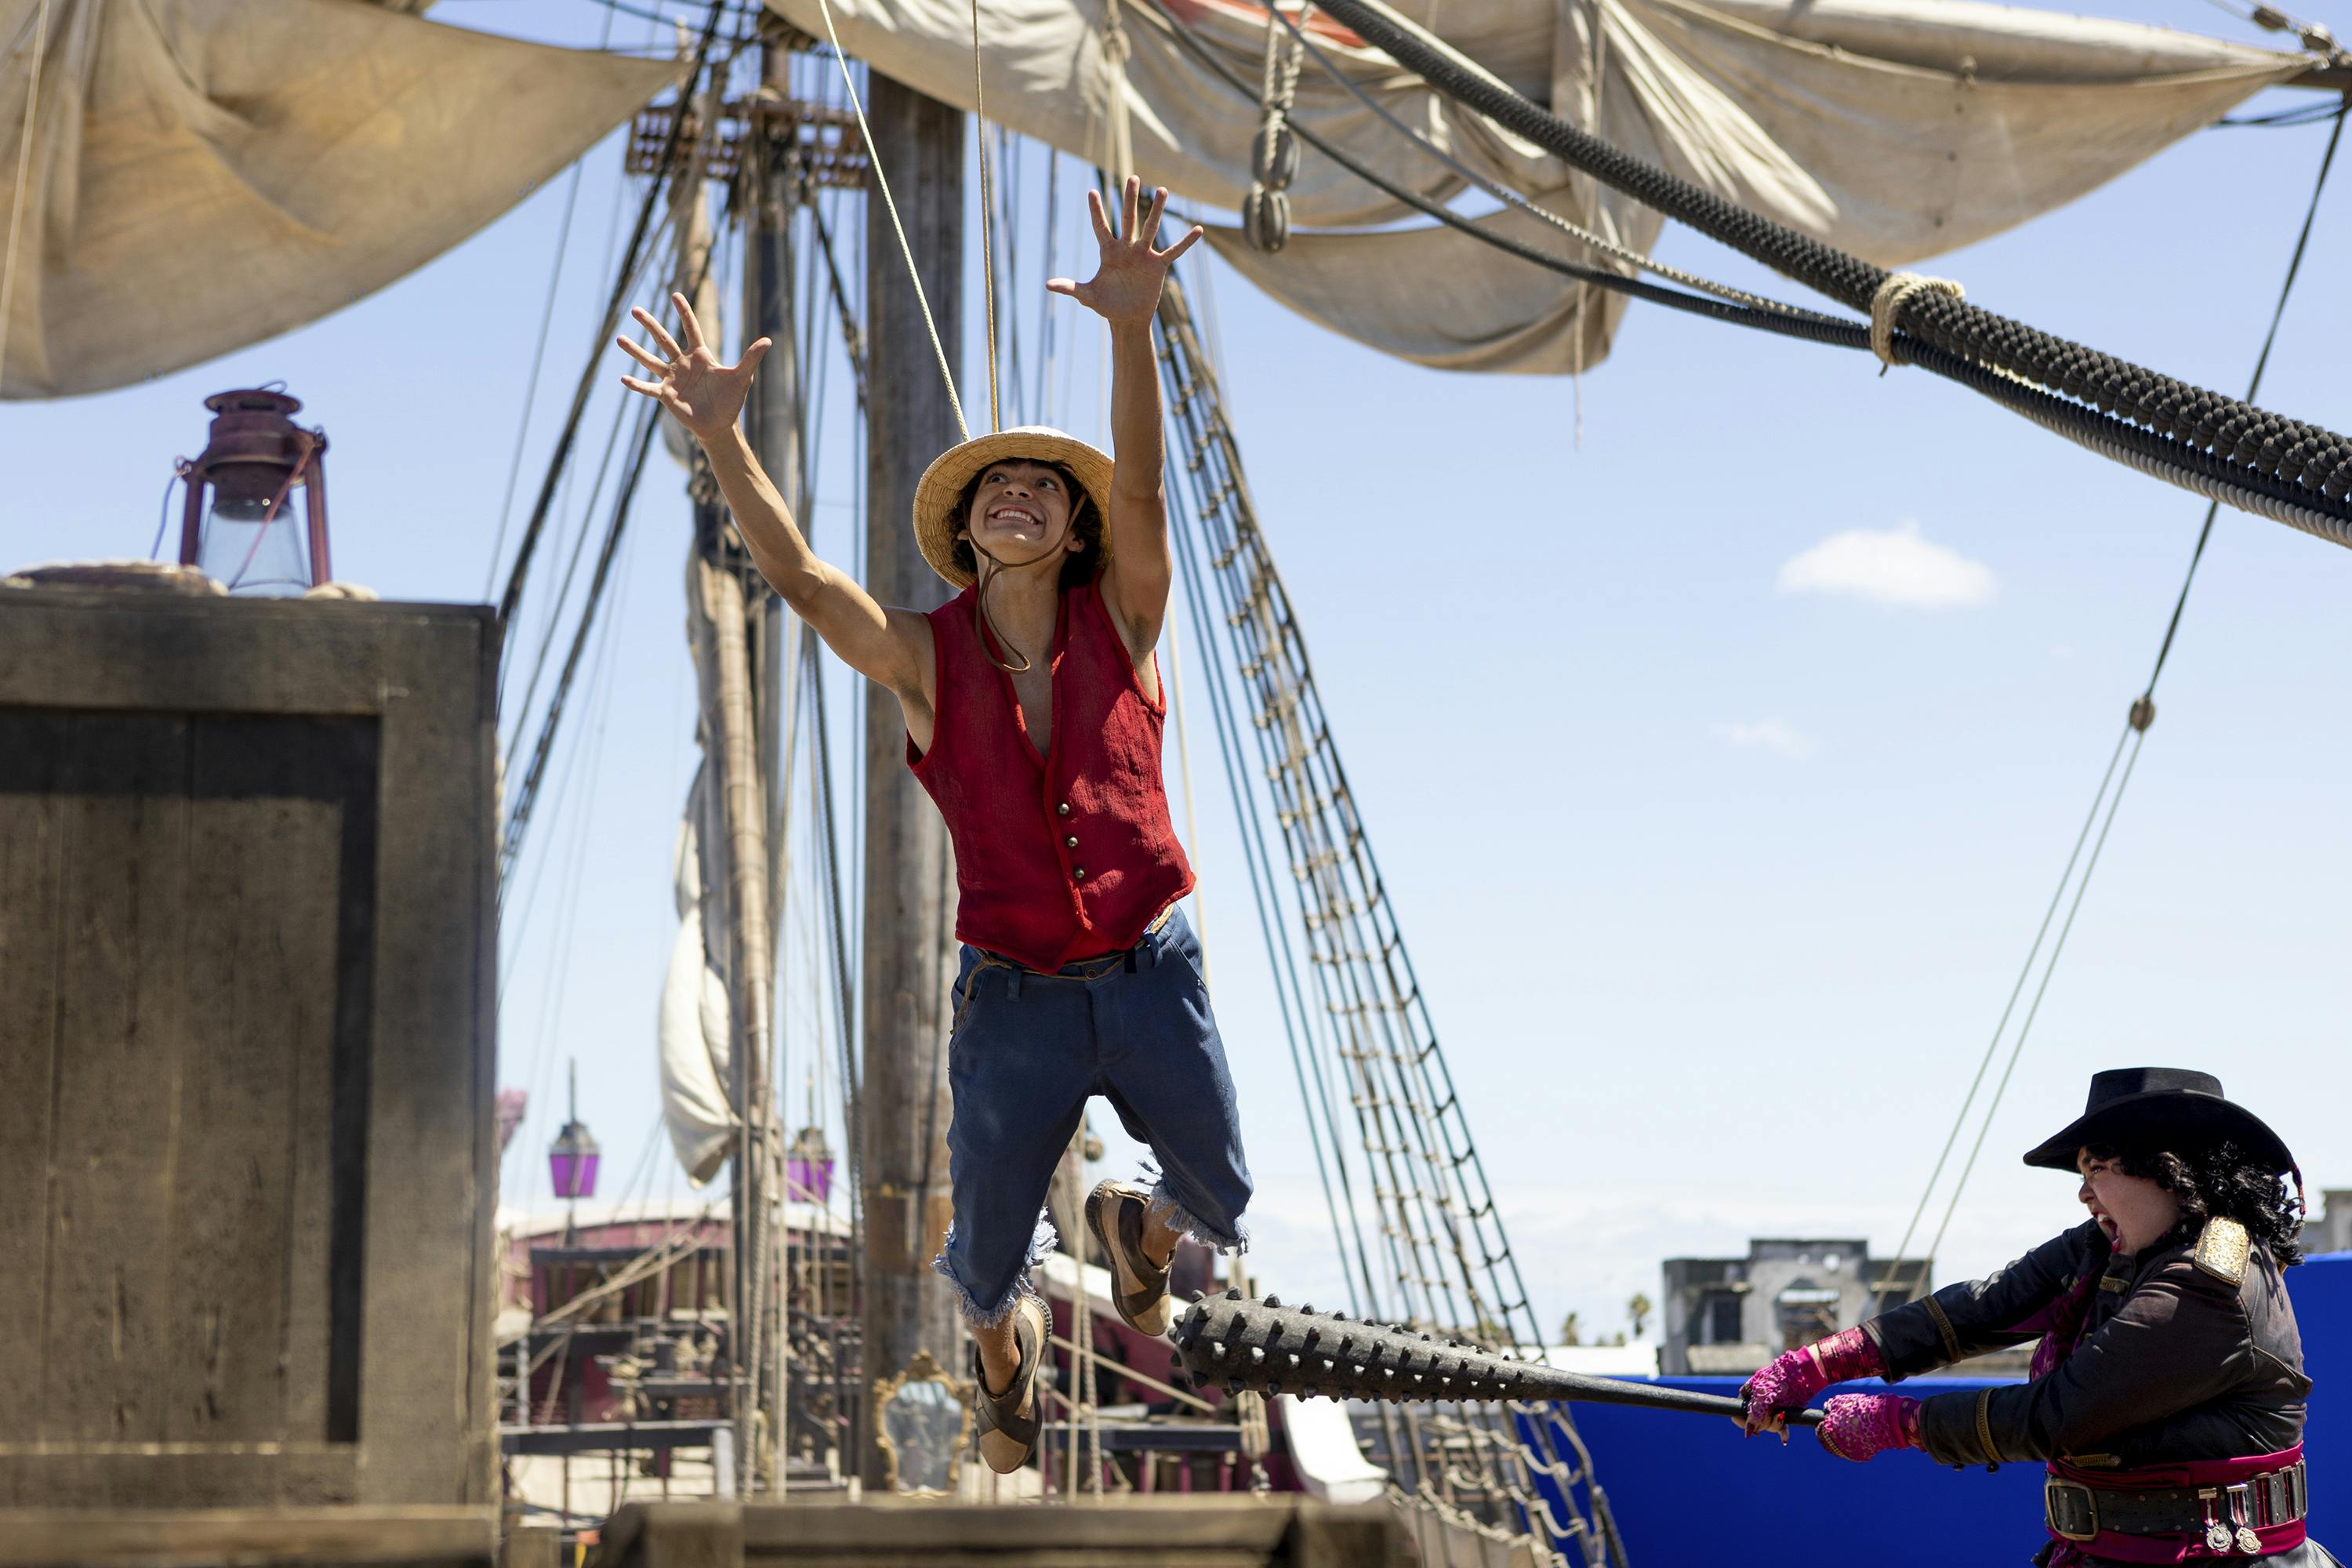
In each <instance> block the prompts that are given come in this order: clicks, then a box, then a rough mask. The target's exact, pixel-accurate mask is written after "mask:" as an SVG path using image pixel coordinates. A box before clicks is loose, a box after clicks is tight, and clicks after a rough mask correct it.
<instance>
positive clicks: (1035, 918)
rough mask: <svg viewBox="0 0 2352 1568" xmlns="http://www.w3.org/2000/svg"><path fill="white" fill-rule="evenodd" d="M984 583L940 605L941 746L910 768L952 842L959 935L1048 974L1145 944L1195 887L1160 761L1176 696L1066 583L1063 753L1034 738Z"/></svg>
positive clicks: (1097, 602) (1057, 707) (1057, 688)
mask: <svg viewBox="0 0 2352 1568" xmlns="http://www.w3.org/2000/svg"><path fill="white" fill-rule="evenodd" d="M972 593H973V591H972V590H971V589H970V588H966V589H965V590H964V591H963V592H962V593H961V594H959V595H956V597H955V598H953V599H951V600H950V601H949V602H948V603H947V604H944V605H940V607H939V608H938V609H936V610H933V611H932V612H931V613H930V616H929V620H930V623H931V643H932V646H933V647H934V648H935V649H936V650H937V654H936V657H937V665H936V668H937V672H938V673H937V677H936V679H935V681H934V689H935V690H936V693H937V698H938V700H937V702H936V703H935V704H934V712H935V714H936V718H935V720H934V722H933V725H932V731H931V749H930V750H929V752H924V753H921V754H918V753H917V752H916V751H915V745H914V742H913V740H912V739H911V738H909V739H908V742H907V765H908V767H910V768H912V769H913V770H914V773H915V777H916V778H917V779H919V780H920V781H921V783H922V785H923V788H924V789H925V790H927V791H929V794H930V797H931V799H932V801H933V802H935V803H936V804H937V805H938V806H939V808H940V816H943V817H945V818H947V824H948V837H949V838H950V839H951V840H952V841H953V842H954V844H955V861H956V893H957V899H956V940H958V941H959V942H968V943H970V944H971V946H973V947H979V948H985V949H987V950H988V951H990V952H1000V953H1003V955H1004V956H1005V957H1007V958H1010V959H1013V960H1015V961H1017V962H1018V963H1023V964H1025V965H1027V966H1028V967H1029V968H1031V969H1034V970H1038V971H1041V972H1050V971H1053V970H1056V969H1059V968H1061V967H1062V966H1063V965H1064V964H1066V963H1076V962H1077V961H1078V960H1079V959H1082V958H1094V957H1097V956H1099V955H1100V954H1102V953H1106V952H1118V951H1119V950H1120V949H1122V948H1129V947H1132V946H1134V945H1135V944H1136V943H1137V942H1139V941H1141V940H1142V937H1143V933H1144V931H1145V929H1146V928H1147V927H1149V926H1150V924H1151V922H1152V921H1154V920H1156V919H1158V918H1159V915H1160V911H1161V910H1164V909H1166V908H1167V907H1168V906H1169V905H1170V904H1171V903H1174V902H1175V901H1176V900H1178V899H1181V898H1182V897H1183V896H1184V895H1185V894H1186V893H1189V892H1191V891H1192V867H1191V865H1189V864H1188V863H1187V862H1186V861H1185V858H1184V850H1183V847H1182V846H1181V845H1179V844H1178V843H1177V842H1176V829H1175V826H1174V824H1172V823H1171V821H1170V820H1169V816H1168V792H1167V788H1166V785H1165V784H1164V783H1163V782H1162V779H1161V774H1160V730H1161V727H1162V725H1163V723H1164V722H1165V721H1166V718H1167V711H1168V710H1167V708H1166V707H1165V705H1164V704H1161V703H1158V702H1154V701H1152V700H1150V698H1148V697H1146V696H1145V695H1144V694H1143V687H1142V684H1141V683H1140V681H1139V679H1137V676H1136V670H1135V666H1134V664H1133V662H1132V661H1131V660H1129V658H1128V655H1127V645H1126V644H1125V643H1124V642H1122V641H1121V640H1120V638H1119V635H1118V627H1116V626H1113V625H1112V624H1111V618H1110V612H1109V610H1108V608H1107V607H1106V606H1105V605H1104V604H1103V602H1102V592H1101V590H1100V589H1099V588H1097V587H1096V586H1095V585H1093V584H1087V586H1085V587H1083V588H1073V589H1070V590H1068V591H1066V592H1065V593H1064V594H1063V595H1062V603H1061V613H1060V616H1059V617H1058V618H1057V621H1056V624H1055V628H1054V649H1053V652H1052V654H1051V655H1050V656H1049V658H1050V661H1051V667H1052V670H1053V682H1054V734H1053V742H1052V749H1051V750H1050V752H1048V753H1047V754H1046V755H1045V756H1044V757H1042V758H1041V757H1039V756H1038V755H1037V749H1036V748H1035V747H1034V746H1033V745H1031V744H1030V743H1029V735H1028V731H1027V730H1026V728H1025V727H1024V723H1023V721H1022V718H1021V704H1020V700H1019V699H1018V698H1016V697H1015V696H1014V695H1013V678H1012V677H1011V676H1009V675H1007V674H1005V673H1004V671H1003V670H1002V669H1000V668H997V667H996V665H995V663H994V662H993V661H992V660H991V659H990V658H989V657H988V650H987V649H986V648H985V647H982V644H981V640H980V634H979V632H978V630H977V628H975V627H974V626H973V624H972V618H973V617H972V605H973V599H972Z"/></svg>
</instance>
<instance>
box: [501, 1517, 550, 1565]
mask: <svg viewBox="0 0 2352 1568" xmlns="http://www.w3.org/2000/svg"><path fill="white" fill-rule="evenodd" d="M562 1562H563V1532H562V1531H560V1530H557V1529H555V1528H553V1527H552V1526H550V1525H544V1524H524V1525H511V1526H509V1527H508V1530H507V1532H506V1533H505V1534H504V1535H503V1536H500V1537H499V1568H559V1565H561V1564H562Z"/></svg>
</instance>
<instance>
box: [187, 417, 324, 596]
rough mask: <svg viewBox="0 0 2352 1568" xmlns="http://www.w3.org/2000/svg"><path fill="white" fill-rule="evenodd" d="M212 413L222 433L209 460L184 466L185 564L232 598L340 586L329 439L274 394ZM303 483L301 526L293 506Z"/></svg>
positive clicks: (216, 433)
mask: <svg viewBox="0 0 2352 1568" xmlns="http://www.w3.org/2000/svg"><path fill="white" fill-rule="evenodd" d="M301 406H302V404H301V401H300V400H299V398H293V397H289V396H287V395H285V394H284V393H282V392H278V391H275V390H273V389H271V388H269V387H255V388H250V389H248V390H245V391H240V392H223V393H216V394H215V395H213V396H211V397H207V398H205V407H206V408H209V409H211V410H212V411H213V427H212V433H211V437H210V438H209V440H208V441H207V442H206V444H205V450H204V455H203V456H202V457H200V458H197V459H196V460H195V461H194V462H192V463H183V464H181V466H180V477H181V478H182V479H185V480H186V481H187V484H188V500H187V508H186V510H185V511H184V512H183V513H182V516H181V521H180V564H182V565H183V566H197V567H201V568H202V569H203V570H204V572H205V574H206V575H207V576H209V577H212V578H214V579H215V580H216V581H218V582H219V583H221V584H224V585H226V587H227V589H228V591H229V592H230V593H232V594H252V595H295V594H302V593H306V592H308V591H309V590H310V589H312V588H315V587H317V586H318V585H319V584H322V583H326V582H330V581H331V580H332V578H333V572H332V569H331V566H330V564H329V562H328V558H327V474H326V468H325V466H324V464H323V463H321V461H320V458H323V457H324V456H325V455H326V450H327V433H326V432H325V431H323V430H305V429H304V428H302V427H301V426H299V425H297V424H295V423H294V415H295V413H296V412H297V411H298V410H299V409H300V408H301ZM297 486H299V487H300V488H301V490H302V500H303V512H304V521H305V524H306V526H300V527H298V526H297V525H296V524H295V521H294V518H293V512H292V508H291V506H290V504H289V502H290V500H291V498H292V495H293V492H294V489H295V487H297ZM207 494H209V496H210V498H211V499H210V500H209V502H207V500H206V496H207Z"/></svg>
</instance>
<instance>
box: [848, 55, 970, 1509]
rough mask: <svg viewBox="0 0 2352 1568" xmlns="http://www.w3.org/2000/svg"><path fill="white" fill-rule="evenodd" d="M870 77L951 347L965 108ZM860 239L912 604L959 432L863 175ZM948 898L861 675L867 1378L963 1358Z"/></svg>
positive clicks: (947, 883)
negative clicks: (938, 469) (955, 1239)
mask: <svg viewBox="0 0 2352 1568" xmlns="http://www.w3.org/2000/svg"><path fill="white" fill-rule="evenodd" d="M872 80H873V97H872V100H871V101H870V102H869V103H868V105H867V108H866V115H867V119H868V121H869V122H870V123H871V125H872V128H873V138H874V141H873V149H872V151H873V155H874V160H875V163H877V165H878V166H879V167H880V168H882V169H884V170H886V171H887V173H888V174H889V177H890V182H891V184H890V188H891V191H892V193H893V194H894V195H896V196H897V198H898V214H899V216H900V218H901V219H902V220H903V221H904V222H905V224H906V229H907V243H908V247H909V248H911V249H912V251H913V253H914V259H915V266H916V267H917V268H918V269H919V271H920V273H921V275H922V279H923V289H924V292H925V293H926V294H927V295H928V296H929V300H930V307H931V316H932V320H933V321H934V322H935V323H936V324H937V326H938V328H939V333H940V341H941V342H944V343H945V344H946V345H947V347H948V355H949V363H958V361H959V360H960V357H961V356H960V355H959V353H958V352H957V351H958V349H959V348H960V346H961V342H962V320H963V312H962V310H961V309H960V308H959V295H960V293H961V288H962V282H963V237H962V233H961V225H962V219H963V184H964V181H963V123H964V117H963V115H962V113H961V111H960V110H953V109H950V108H949V107H948V106H947V105H945V104H943V103H940V102H937V101H935V100H931V99H929V98H926V97H924V96H923V95H922V94H920V93H919V92H916V91H914V90H913V89H909V88H905V87H901V86H899V85H898V83H896V82H894V81H891V80H889V79H887V78H885V77H883V76H881V75H879V74H878V73H877V75H875V76H874V78H873V79H872ZM866 342H867V344H868V353H869V355H870V356H871V357H870V367H871V369H870V374H869V376H868V382H869V384H871V385H872V386H874V387H875V388H876V389H877V391H879V390H881V389H884V388H887V395H881V396H877V397H876V398H875V399H874V400H873V403H872V405H871V406H870V407H869V408H868V410H867V426H866V505H867V510H866V588H867V589H868V590H869V591H870V592H871V593H872V594H873V595H874V596H875V597H876V598H877V599H879V600H881V601H882V602H883V603H884V604H886V605H904V606H906V607H908V608H910V609H918V610H928V609H930V608H932V607H934V606H936V605H940V604H941V603H943V602H944V601H945V600H946V599H947V597H948V596H949V595H948V588H947V585H946V584H944V583H942V582H940V579H939V578H938V577H936V576H935V575H933V574H932V572H931V569H930V568H929V566H928V565H926V564H925V563H924V561H923V557H922V553H921V552H920V551H919V550H917V549H916V548H915V540H914V532H913V527H912V523H911V521H910V520H911V517H912V508H913V504H914V495H915V483H916V480H917V479H919V478H920V477H921V475H922V471H923V468H924V465H926V464H927V463H929V461H930V460H931V459H932V458H935V457H937V456H938V455H939V454H940V453H941V452H943V451H945V450H946V449H947V448H948V447H950V446H952V445H954V443H955V442H956V440H957V439H958V435H959V433H958V431H957V428H956V423H955V418H954V416H953V414H952V413H951V412H950V404H949V400H948V395H947V389H946V387H945V386H944V385H943V384H941V382H940V376H939V374H938V371H937V359H936V356H935V355H934V353H932V349H931V340H930V333H929V331H926V330H925V327H924V325H923V313H922V308H921V306H920V305H919V303H918V302H917V300H916V297H915V290H914V289H913V287H912V286H911V285H910V284H909V282H908V278H907V263H906V260H905V258H903V257H902V256H901V254H900V252H899V248H898V237H897V235H896V234H895V233H894V232H893V231H892V228H891V225H890V215H889V212H888V210H887V208H886V207H885V206H884V205H883V203H882V201H881V199H880V194H879V192H876V193H874V194H873V195H871V196H870V197H869V199H868V200H867V202H866ZM954 900H955V871H954V863H953V860H952V858H950V853H949V849H948V842H947V830H946V826H945V825H944V824H943V823H941V821H940V815H939V813H938V811H937V810H936V809H935V808H934V807H933V806H932V805H931V803H930V800H929V797H928V796H926V795H924V794H923V792H922V788H921V786H920V785H919V784H916V782H915V780H914V777H913V775H912V774H910V773H908V771H907V735H906V723H905V720H904V718H903V716H902V715H901V714H900V712H899V710H898V699H897V698H895V697H893V696H892V695H891V694H890V693H889V692H887V691H885V690H883V689H881V688H880V687H878V686H870V685H869V686H868V687H867V688H866V922H865V944H864V945H865V973H864V990H865V998H864V1007H863V1014H864V1028H863V1034H864V1040H865V1052H866V1070H865V1085H864V1102H863V1106H862V1110H863V1112H864V1114H863V1118H862V1120H863V1122H864V1127H863V1142H864V1145H865V1147H864V1151H863V1170H862V1175H863V1179H864V1185H865V1205H866V1299H865V1302H864V1315H865V1368H866V1378H867V1380H868V1385H869V1386H871V1385H872V1384H874V1383H878V1382H879V1381H880V1380H881V1379H883V1378H886V1377H888V1376H890V1375H892V1374H893V1373H898V1372H899V1371H901V1370H903V1369H904V1368H905V1367H906V1365H907V1363H908V1361H909V1360H910V1359H912V1357H913V1356H914V1354H915V1352H917V1351H919V1350H924V1351H929V1352H931V1355H932V1356H933V1357H934V1358H935V1359H936V1360H937V1361H938V1362H939V1363H940V1365H942V1366H950V1367H954V1366H961V1365H962V1364H963V1362H964V1357H963V1355H962V1353H961V1341H962V1326H961V1322H960V1321H959V1318H958V1315H957V1310H956V1300H955V1295H954V1292H953V1289H952V1288H951V1287H950V1285H949V1284H948V1282H947V1281H946V1280H944V1279H940V1278H939V1277H938V1276H936V1275H935V1274H933V1273H932V1272H931V1259H932V1258H934V1257H935V1256H936V1255H937V1254H938V1252H939V1249H940V1242H941V1240H942V1238H943V1237H944V1236H945V1234H946V1231H947V1226H948V1219H949V1215H950V1207H949V1197H948V1155H947V1142H946V1140H947V1127H948V1117H949V1102H948V1090H947V1032H948V1024H949V1022H950V1011H949V1006H950V1005H949V999H948V990H949V987H950V984H952V983H953V981H954V977H955V952H956V949H955V941H954V937H953V935H952V933H951V928H952V924H953V921H954ZM861 1468H863V1470H864V1473H865V1477H866V1485H867V1486H869V1487H880V1486H882V1485H883V1484H885V1483H884V1473H883V1469H882V1467H881V1450H880V1449H879V1448H878V1447H876V1446H875V1444H874V1441H873V1437H872V1434H871V1433H868V1434H867V1435H866V1443H865V1454H864V1460H863V1464H862V1467H861Z"/></svg>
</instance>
